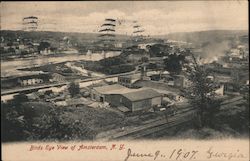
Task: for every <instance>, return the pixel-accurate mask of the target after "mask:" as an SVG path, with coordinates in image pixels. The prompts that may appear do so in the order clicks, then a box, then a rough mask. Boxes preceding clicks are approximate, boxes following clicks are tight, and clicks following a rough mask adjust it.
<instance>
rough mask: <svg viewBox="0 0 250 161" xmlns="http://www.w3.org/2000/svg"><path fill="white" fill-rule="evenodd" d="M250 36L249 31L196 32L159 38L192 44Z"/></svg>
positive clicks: (172, 34) (178, 33)
mask: <svg viewBox="0 0 250 161" xmlns="http://www.w3.org/2000/svg"><path fill="white" fill-rule="evenodd" d="M243 35H248V31H247V30H208V31H195V32H177V33H170V34H167V35H162V36H157V37H158V38H162V39H171V40H176V41H185V42H190V43H195V44H196V43H203V42H211V41H220V40H225V39H228V38H232V37H235V36H243Z"/></svg>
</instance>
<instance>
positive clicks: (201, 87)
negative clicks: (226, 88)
mask: <svg viewBox="0 0 250 161" xmlns="http://www.w3.org/2000/svg"><path fill="white" fill-rule="evenodd" d="M191 56H192V58H193V64H194V65H193V66H191V67H189V68H188V75H189V79H190V80H191V81H192V86H191V87H190V88H189V89H188V91H187V94H188V95H187V96H188V97H189V99H190V102H191V104H192V105H193V106H194V107H195V108H197V110H198V113H197V114H198V115H197V122H198V127H199V128H202V127H213V126H214V124H215V123H214V122H213V120H214V116H215V114H216V113H217V112H218V111H219V107H220V106H219V102H218V101H216V100H215V97H214V96H215V95H214V94H215V93H214V92H215V83H214V82H213V81H211V80H210V79H208V77H207V76H208V75H209V73H208V72H207V71H206V70H205V69H204V68H202V67H201V66H199V65H198V63H197V62H196V59H195V57H194V55H193V54H191Z"/></svg>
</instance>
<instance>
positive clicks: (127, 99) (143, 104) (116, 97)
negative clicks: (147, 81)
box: [91, 84, 162, 112]
mask: <svg viewBox="0 0 250 161" xmlns="http://www.w3.org/2000/svg"><path fill="white" fill-rule="evenodd" d="M91 98H92V99H93V100H96V101H99V102H108V103H109V104H110V105H111V106H113V107H117V108H118V109H119V110H121V111H123V112H127V111H131V112H135V111H140V110H146V109H149V108H151V107H153V106H158V105H161V103H162V94H160V93H158V92H157V91H155V90H153V89H146V88H140V89H129V88H126V87H124V86H121V85H119V84H114V85H108V86H102V87H95V88H93V89H92V90H91Z"/></svg>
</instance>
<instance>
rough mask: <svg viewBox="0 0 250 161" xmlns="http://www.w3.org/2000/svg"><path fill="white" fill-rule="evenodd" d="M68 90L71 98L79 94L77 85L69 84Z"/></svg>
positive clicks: (74, 83)
mask: <svg viewBox="0 0 250 161" xmlns="http://www.w3.org/2000/svg"><path fill="white" fill-rule="evenodd" d="M68 90H69V94H70V96H71V97H75V96H77V95H78V94H79V93H80V86H79V83H76V82H71V83H70V84H69V88H68Z"/></svg>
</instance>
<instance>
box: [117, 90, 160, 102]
mask: <svg viewBox="0 0 250 161" xmlns="http://www.w3.org/2000/svg"><path fill="white" fill-rule="evenodd" d="M122 95H123V96H124V97H126V98H127V99H129V100H130V101H139V100H144V99H149V98H154V97H160V96H161V94H160V93H158V92H157V91H155V90H153V89H143V90H137V91H133V92H129V93H125V94H122Z"/></svg>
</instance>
